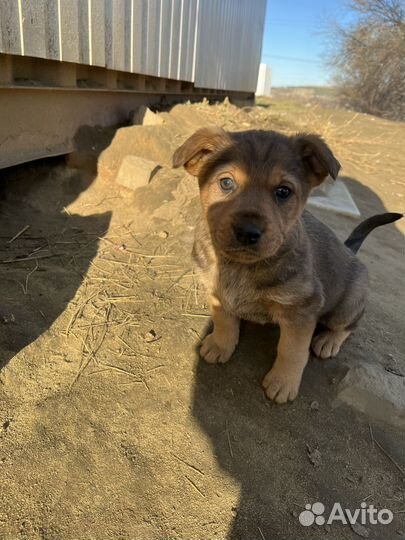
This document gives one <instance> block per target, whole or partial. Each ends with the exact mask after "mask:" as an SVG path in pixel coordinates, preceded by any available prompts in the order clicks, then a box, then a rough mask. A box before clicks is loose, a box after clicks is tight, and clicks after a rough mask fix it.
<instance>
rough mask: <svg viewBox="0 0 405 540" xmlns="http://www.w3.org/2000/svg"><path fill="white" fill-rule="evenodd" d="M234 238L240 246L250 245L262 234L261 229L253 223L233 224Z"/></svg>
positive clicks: (255, 242)
mask: <svg viewBox="0 0 405 540" xmlns="http://www.w3.org/2000/svg"><path fill="white" fill-rule="evenodd" d="M233 231H234V233H235V237H236V240H237V241H238V242H239V244H242V246H251V245H253V244H257V242H258V241H259V240H260V237H261V235H262V232H263V231H262V229H260V227H258V226H257V225H254V224H253V223H244V224H239V225H234V226H233Z"/></svg>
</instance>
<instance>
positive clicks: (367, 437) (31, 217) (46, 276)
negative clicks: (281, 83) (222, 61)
mask: <svg viewBox="0 0 405 540" xmlns="http://www.w3.org/2000/svg"><path fill="white" fill-rule="evenodd" d="M162 117H163V118H164V120H165V123H164V124H163V125H162V126H153V127H139V126H134V127H126V128H122V129H120V130H119V131H118V132H117V133H115V132H114V130H105V129H104V130H102V129H89V128H83V130H82V131H81V132H80V133H79V134H78V138H77V141H78V145H79V148H80V149H81V151H80V152H78V153H77V154H76V155H75V156H71V157H70V158H69V160H68V163H66V162H65V160H64V159H63V158H57V159H53V160H48V161H44V162H40V163H35V164H31V165H25V166H20V167H15V168H13V169H11V170H8V171H2V172H1V177H2V179H1V184H0V205H1V215H0V222H1V229H0V236H1V244H0V245H1V253H0V273H1V281H0V289H1V298H2V302H1V306H0V339H1V342H0V353H1V356H0V366H1V373H0V382H1V384H0V474H1V488H0V538H1V539H3V540H12V539H13V540H14V539H29V540H36V539H41V540H73V539H83V540H87V539H88V540H90V539H97V540H98V539H100V540H101V539H117V540H118V539H122V540H124V539H125V540H126V539H128V540H129V539H136V540H149V539H173V540H174V539H176V540H177V539H181V540H183V539H184V540H186V539H187V540H188V539H192V540H194V539H195V540H202V539H211V538H218V539H225V538H226V539H229V540H237V539H244V540H254V539H257V540H284V539H285V540H296V539H317V538H319V539H321V538H322V539H324V538H330V539H336V540H337V539H339V540H345V539H351V538H359V537H361V536H363V537H366V535H368V537H369V538H371V539H375V540H377V539H378V540H380V539H381V540H382V539H384V540H386V539H388V538H389V539H392V540H394V539H395V538H398V539H401V538H403V539H404V538H405V522H404V517H405V514H404V500H403V487H404V470H405V469H404V467H405V459H404V452H403V434H401V433H399V431H397V430H394V429H393V428H391V427H388V424H378V423H376V422H374V420H373V419H372V418H367V417H365V416H364V415H362V414H360V413H358V412H356V411H355V410H352V409H351V408H349V407H348V406H346V405H343V404H339V402H338V401H337V400H336V395H337V388H338V384H339V380H340V379H341V378H342V377H343V375H344V374H345V372H346V370H347V369H348V366H350V365H354V364H356V363H357V362H359V361H367V362H373V363H377V364H380V365H382V366H384V368H386V369H387V370H388V371H391V372H394V373H396V374H397V375H398V376H402V377H403V376H405V363H404V360H405V359H404V347H403V327H404V326H403V325H404V299H403V291H404V287H403V276H404V245H405V242H404V234H405V220H402V221H400V222H397V224H395V225H391V226H387V227H385V228H383V229H380V230H378V231H375V232H373V234H372V235H371V236H370V237H369V238H368V239H367V241H366V243H365V244H364V246H363V247H362V249H361V251H360V254H359V256H360V258H361V259H362V260H363V261H364V262H365V263H366V264H367V266H368V268H369V271H370V276H371V295H370V301H369V304H368V308H367V311H366V314H365V317H364V319H363V320H362V322H361V324H360V326H359V328H358V329H357V331H356V332H355V333H354V334H353V335H352V336H351V337H350V338H349V340H348V342H347V344H346V345H345V346H344V347H343V350H342V351H341V353H340V355H339V357H338V359H337V360H335V361H329V362H324V363H321V362H318V361H316V360H311V361H310V363H309V365H308V368H307V370H306V372H305V375H304V381H303V385H302V389H301V393H300V396H299V398H298V399H297V400H296V401H295V402H294V403H292V404H290V405H288V406H276V405H273V404H272V403H270V402H269V401H268V400H266V399H265V397H264V394H263V391H262V389H261V385H260V383H261V380H262V378H263V376H264V374H265V373H266V372H267V371H268V370H269V367H270V366H271V363H272V362H273V360H274V357H275V350H276V345H277V339H278V330H277V328H276V327H270V326H269V327H260V326H254V325H251V324H244V325H243V328H242V338H241V344H240V346H239V348H238V350H237V352H236V353H235V355H234V358H233V359H232V360H231V361H230V362H229V363H228V364H226V365H219V366H215V365H214V366H213V365H206V364H204V363H203V362H202V361H200V360H199V358H198V353H197V346H198V344H199V341H200V339H201V336H203V335H204V333H205V332H206V330H207V327H208V325H209V318H208V314H207V309H206V305H205V298H204V291H203V290H202V289H201V287H199V284H198V282H197V280H196V277H195V275H194V272H193V267H192V262H191V258H190V250H191V245H192V239H193V228H194V224H195V221H196V216H197V215H198V212H199V201H198V193H197V186H196V183H195V181H194V180H193V178H191V177H189V176H187V175H186V174H185V173H184V172H183V171H179V170H172V169H170V161H169V160H170V152H171V151H172V150H173V149H174V148H175V147H176V146H177V145H178V144H180V143H181V142H182V141H183V140H184V139H185V137H186V136H187V135H188V134H190V133H191V132H192V131H193V130H194V129H197V128H198V127H201V125H203V124H204V123H215V124H218V125H222V126H225V127H226V128H227V129H233V130H241V129H249V128H263V129H278V130H281V131H285V132H287V133H291V132H294V131H303V130H306V131H311V130H315V131H320V132H321V133H322V134H323V135H324V136H325V137H326V139H327V141H328V142H329V143H330V145H331V146H332V148H333V149H334V150H335V152H336V154H337V157H338V158H339V160H340V161H341V162H342V163H343V165H344V168H343V171H342V174H341V176H342V177H343V178H344V179H345V180H346V182H347V185H348V187H349V189H350V191H351V193H352V195H353V198H354V199H355V201H356V203H357V205H358V206H359V208H360V211H361V213H362V217H363V218H364V217H367V216H369V215H372V214H375V213H379V212H382V211H384V210H385V209H387V210H390V211H397V212H398V211H399V212H401V211H404V202H405V182H404V175H403V173H404V170H405V155H404V152H403V141H404V140H405V126H404V125H401V124H394V123H392V122H388V121H382V120H379V119H377V118H374V117H371V116H366V115H354V114H353V113H352V112H349V111H343V110H339V109H336V108H333V109H332V108H331V109H328V108H326V107H325V106H323V107H321V106H319V105H317V104H315V105H314V104H313V103H308V104H306V103H303V102H302V100H301V101H292V100H291V99H290V100H287V99H285V98H283V97H282V96H281V97H277V99H275V100H271V101H270V100H262V101H260V102H259V105H258V106H256V107H250V108H245V109H238V108H236V107H234V106H232V105H229V104H222V105H212V106H210V105H208V104H196V105H184V106H177V107H175V108H174V109H173V110H172V112H171V113H170V114H168V113H162ZM140 130H143V131H142V132H140ZM152 139H153V141H152ZM134 141H135V142H134ZM128 152H133V153H137V154H138V155H141V156H143V157H146V158H148V159H154V160H155V161H157V162H158V163H159V164H160V165H161V166H162V168H161V169H160V170H159V171H158V173H157V174H156V175H155V176H154V178H153V180H152V182H151V183H150V184H149V185H148V186H146V187H143V188H140V189H138V190H136V191H135V192H132V191H130V190H127V189H125V188H120V187H119V186H118V185H117V184H116V183H114V174H115V172H116V169H117V167H118V165H119V160H120V157H122V155H123V154H125V153H128ZM99 154H100V155H99ZM98 156H99V157H98ZM97 157H98V162H97ZM94 167H96V172H95V169H94ZM316 215H317V216H318V217H320V218H321V219H322V220H323V221H325V222H326V223H328V224H329V225H330V226H331V227H332V228H333V229H334V230H335V231H336V232H337V234H338V235H339V236H340V237H341V238H342V239H343V238H345V237H346V236H347V234H348V232H349V231H351V230H352V229H353V228H354V226H355V225H356V223H357V221H356V220H354V219H352V218H348V217H345V216H342V215H338V214H332V213H330V212H329V213H326V212H321V211H317V212H316ZM21 231H23V232H22V233H21V234H20V235H19V236H18V237H17V238H14V237H15V235H16V234H17V233H19V232H21ZM316 501H320V502H322V503H323V504H324V505H325V506H326V507H327V508H329V509H330V508H331V507H332V505H333V503H334V502H340V503H341V504H342V506H343V507H344V508H350V509H355V508H359V507H360V503H361V502H362V501H366V502H367V504H374V505H375V506H376V507H377V508H388V509H390V510H392V512H394V520H393V522H392V523H391V524H389V525H385V526H383V525H367V526H366V529H367V530H366V531H364V530H353V529H352V528H351V527H350V526H349V525H343V524H339V523H333V524H331V525H329V526H318V525H313V526H311V527H303V526H302V525H300V523H299V520H298V515H299V513H300V512H301V511H302V510H303V509H304V507H305V504H308V503H313V502H316Z"/></svg>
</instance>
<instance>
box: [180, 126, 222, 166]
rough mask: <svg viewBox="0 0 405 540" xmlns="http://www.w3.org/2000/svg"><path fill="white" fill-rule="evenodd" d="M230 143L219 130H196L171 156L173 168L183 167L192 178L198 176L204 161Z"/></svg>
mask: <svg viewBox="0 0 405 540" xmlns="http://www.w3.org/2000/svg"><path fill="white" fill-rule="evenodd" d="M231 143H232V141H231V138H230V137H229V135H228V134H227V133H226V132H225V131H224V130H223V129H221V128H218V127H212V128H211V127H210V128H201V129H199V130H197V131H196V132H195V133H194V135H191V137H190V138H189V139H187V140H186V142H185V143H184V144H182V145H181V146H180V148H178V149H177V150H176V151H175V153H174V155H173V167H175V168H177V167H181V166H183V167H184V168H185V169H186V171H187V172H189V173H190V174H192V175H193V176H198V175H199V174H200V172H201V170H202V167H203V165H204V163H205V161H206V160H207V159H208V158H209V157H210V156H211V155H212V154H213V153H215V152H218V151H219V150H222V149H223V148H226V147H227V146H229V145H230V144H231Z"/></svg>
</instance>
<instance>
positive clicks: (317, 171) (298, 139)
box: [293, 133, 340, 185]
mask: <svg viewBox="0 0 405 540" xmlns="http://www.w3.org/2000/svg"><path fill="white" fill-rule="evenodd" d="M293 143H294V144H295V145H296V148H297V149H298V152H299V154H300V156H301V158H302V161H303V162H304V165H305V167H306V168H307V170H308V172H309V176H310V180H311V183H312V184H313V185H319V184H321V183H322V182H323V181H324V180H325V179H326V177H327V176H328V174H330V176H331V177H332V178H333V179H334V180H336V177H337V175H338V172H339V170H340V163H339V162H338V160H337V159H336V158H335V156H334V155H333V154H332V151H331V150H330V148H329V146H328V145H327V144H326V143H325V142H324V140H323V139H322V138H321V137H319V135H313V134H312V133H308V134H307V133H302V134H301V133H300V134H298V135H296V136H295V137H293Z"/></svg>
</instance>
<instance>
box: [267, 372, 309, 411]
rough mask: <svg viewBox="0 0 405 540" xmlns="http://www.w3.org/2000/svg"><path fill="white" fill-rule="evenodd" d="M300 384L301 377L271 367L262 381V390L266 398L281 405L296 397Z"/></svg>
mask: <svg viewBox="0 0 405 540" xmlns="http://www.w3.org/2000/svg"><path fill="white" fill-rule="evenodd" d="M300 383H301V376H298V375H297V374H295V373H291V372H290V373H288V372H283V371H282V370H280V369H277V368H275V367H273V368H272V369H271V370H270V371H269V372H268V373H267V375H266V376H265V378H264V379H263V388H264V390H265V393H266V396H267V397H268V398H270V399H272V400H273V401H275V402H276V403H279V404H281V403H287V401H293V400H294V399H295V398H296V397H297V395H298V390H299V388H300Z"/></svg>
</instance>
